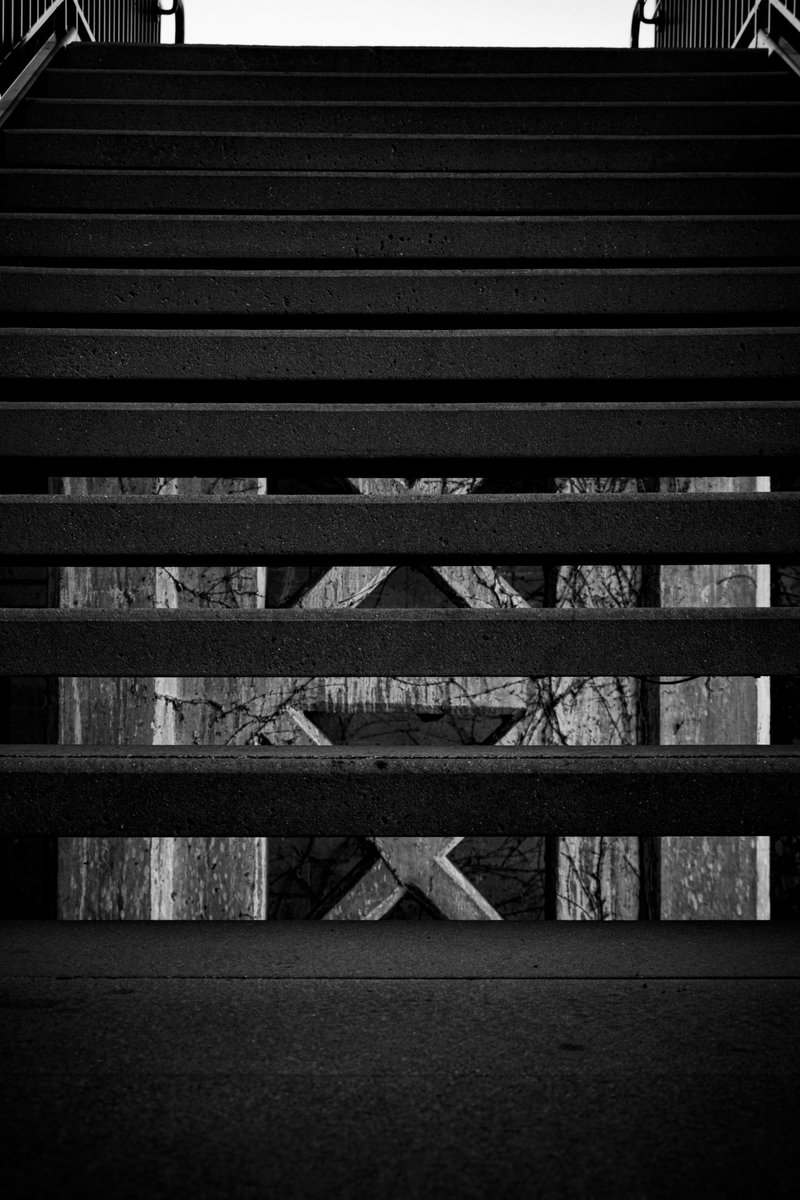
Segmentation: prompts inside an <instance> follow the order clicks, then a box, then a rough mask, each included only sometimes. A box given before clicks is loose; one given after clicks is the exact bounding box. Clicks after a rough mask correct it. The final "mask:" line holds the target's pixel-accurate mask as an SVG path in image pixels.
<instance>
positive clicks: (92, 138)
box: [2, 129, 800, 172]
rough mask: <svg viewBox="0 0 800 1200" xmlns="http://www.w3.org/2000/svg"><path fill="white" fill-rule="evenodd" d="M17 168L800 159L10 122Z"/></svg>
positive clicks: (727, 149) (763, 140) (666, 143)
mask: <svg viewBox="0 0 800 1200" xmlns="http://www.w3.org/2000/svg"><path fill="white" fill-rule="evenodd" d="M2 138H3V145H4V150H5V163H6V165H7V166H10V167H53V166H63V167H106V168H107V167H109V166H113V167H123V166H124V167H127V168H132V169H136V168H143V169H162V170H164V169H173V170H198V169H200V170H204V169H207V168H210V169H215V168H216V169H219V167H220V166H221V165H223V164H224V165H225V166H226V167H227V168H228V169H230V170H301V171H302V170H309V169H311V168H313V169H315V170H318V171H337V170H350V171H352V170H361V171H370V170H372V171H375V170H383V171H387V170H391V171H470V170H482V171H561V172H563V171H606V172H608V171H647V170H653V171H659V172H663V171H667V172H672V171H679V172H687V171H760V170H774V171H780V170H785V169H786V167H787V166H788V165H790V164H792V163H796V162H798V161H800V135H797V134H742V135H736V134H730V135H721V134H705V135H695V136H692V135H690V134H683V135H678V136H668V135H663V136H662V135H658V136H655V135H654V136H621V137H618V136H613V135H597V136H594V137H581V136H564V135H551V136H505V135H494V136H491V135H489V136H486V135H484V136H480V135H467V134H451V135H438V134H427V135H426V134H419V135H414V134H397V135H391V136H390V135H380V134H350V135H346V134H335V133H331V134H324V133H322V134H318V133H310V134H302V133H299V134H298V133H267V134H258V133H226V134H219V133H127V132H122V133H115V132H107V133H104V132H91V131H88V132H87V131H84V132H75V131H73V130H35V129H7V130H4V131H3V133H2Z"/></svg>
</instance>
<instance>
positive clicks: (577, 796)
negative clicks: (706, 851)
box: [0, 555, 800, 838]
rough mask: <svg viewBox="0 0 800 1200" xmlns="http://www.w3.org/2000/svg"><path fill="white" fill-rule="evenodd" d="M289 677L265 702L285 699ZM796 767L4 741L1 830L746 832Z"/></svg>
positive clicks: (779, 760)
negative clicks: (18, 743) (24, 743)
mask: <svg viewBox="0 0 800 1200" xmlns="http://www.w3.org/2000/svg"><path fill="white" fill-rule="evenodd" d="M231 557H232V555H231ZM564 557H566V555H565V556H564ZM228 561H230V559H229V560H228ZM581 561H585V560H583V559H582V560H581ZM505 682H506V687H507V689H508V703H509V705H511V704H513V703H515V701H514V700H513V699H512V695H514V696H516V703H517V704H519V705H524V703H525V700H524V697H525V695H529V694H530V691H529V689H528V688H527V687H526V684H527V681H525V680H513V679H512V680H506V681H505ZM295 684H296V681H295V680H285V681H284V682H283V684H281V685H279V691H275V692H273V698H274V699H273V702H274V703H277V701H278V696H279V695H280V694H282V695H283V696H284V697H285V698H286V702H287V703H288V702H291V703H294V701H295V700H296V699H297V691H296V687H295ZM292 693H294V700H292V699H291V694H292ZM298 703H300V702H299V701H298ZM304 703H308V704H312V705H313V699H312V698H311V696H310V695H309V694H308V693H306V700H305V702H304ZM472 703H473V704H474V703H475V700H474V697H473V698H472ZM430 707H431V708H432V707H433V704H431V705H430ZM473 711H474V710H473ZM495 713H497V709H495ZM799 774H800V747H798V746H692V747H678V746H670V747H666V748H665V747H661V746H659V747H656V746H646V747H642V746H638V747H631V746H612V747H600V746H591V747H590V746H581V747H575V746H556V747H553V746H547V747H545V746H524V747H522V746H515V747H513V748H511V747H498V746H488V747H487V746H478V747H475V746H472V747H467V746H456V747H452V746H451V747H449V748H448V749H443V748H442V747H437V748H432V747H425V748H423V747H420V746H414V747H410V748H409V747H403V748H400V747H397V746H394V747H388V746H377V747H376V746H372V747H365V746H363V745H362V746H360V747H355V746H347V747H342V746H330V745H327V746H291V747H290V746H281V747H276V746H256V747H254V746H219V745H217V746H102V745H100V746H98V745H94V746H90V745H82V746H73V745H70V746H64V745H61V746H20V745H17V746H13V745H4V746H0V825H1V826H2V830H3V833H4V834H5V835H6V836H8V835H12V836H13V835H27V836H30V835H43V836H64V835H66V836H70V835H73V834H74V833H75V831H76V830H82V835H81V836H86V835H88V834H91V836H92V837H96V838H101V837H122V836H126V837H132V836H146V837H154V836H161V837H196V836H198V835H199V836H203V835H204V832H205V831H206V830H208V829H223V828H224V829H225V830H226V836H228V837H232V836H241V837H249V836H252V831H253V829H259V828H260V829H264V828H268V829H269V831H270V836H271V837H284V836H289V837H296V836H298V835H303V834H307V835H308V836H309V837H325V836H333V837H337V836H339V834H341V831H342V824H343V819H344V818H343V814H346V823H347V826H348V827H349V828H350V829H370V830H371V831H372V834H373V835H375V836H377V835H381V836H396V837H403V836H405V833H406V831H407V830H409V829H412V828H413V829H428V831H429V833H428V836H430V835H431V834H433V835H434V836H436V835H437V834H438V835H439V836H447V835H446V834H443V833H440V831H443V830H446V829H461V830H462V831H463V834H464V836H472V837H474V836H480V835H484V836H489V837H493V836H497V837H504V836H506V835H507V831H508V830H509V829H535V830H536V831H537V835H538V836H545V835H552V836H554V837H568V836H570V835H575V836H580V837H583V836H586V834H587V831H588V830H591V829H601V828H602V829H605V831H606V833H605V835H603V836H605V837H609V836H614V835H615V834H621V835H622V836H628V837H629V836H631V835H632V834H636V835H637V836H639V837H642V836H653V837H666V836H679V837H685V836H688V835H691V834H695V835H697V836H700V837H708V836H710V835H713V834H716V833H719V834H720V835H721V836H724V837H729V836H733V835H736V834H739V835H741V836H743V837H744V836H749V835H748V831H749V830H752V829H754V828H757V827H758V826H759V824H760V823H761V822H764V824H767V825H770V826H771V828H773V829H776V828H784V829H786V828H793V827H795V826H796V824H797V783H798V775H799ZM762 828H763V826H762Z"/></svg>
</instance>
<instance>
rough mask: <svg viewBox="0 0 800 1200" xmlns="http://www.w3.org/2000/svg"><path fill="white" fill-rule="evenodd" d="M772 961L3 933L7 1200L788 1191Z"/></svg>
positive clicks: (763, 930)
mask: <svg viewBox="0 0 800 1200" xmlns="http://www.w3.org/2000/svg"><path fill="white" fill-rule="evenodd" d="M799 944H800V943H798V939H797V937H796V934H795V933H794V931H793V930H786V929H783V928H781V927H780V926H779V925H772V926H769V925H765V924H762V923H758V924H756V923H742V924H739V925H735V924H727V923H708V924H704V923H685V924H684V923H655V924H653V923H647V924H645V923H634V924H630V923H622V922H620V923H613V922H609V923H595V922H586V923H566V922H565V923H536V924H528V923H508V924H504V925H502V926H500V925H499V924H498V923H495V922H492V923H490V924H484V923H480V924H478V923H476V924H472V923H452V924H443V923H442V924H434V923H430V922H428V923H426V924H425V925H424V926H423V925H420V924H418V923H416V922H411V923H404V922H390V923H379V924H349V923H343V924H334V923H331V924H326V923H323V922H320V923H299V922H274V923H269V924H261V923H256V924H251V923H246V924H245V923H243V924H238V923H237V924H226V923H214V922H209V923H200V922H198V923H187V922H180V923H179V922H176V923H169V922H157V923H147V924H137V923H131V922H119V923H110V924H105V925H103V924H97V923H85V924H84V923H80V922H76V923H62V924H57V923H55V922H54V923H52V924H44V923H42V924H39V923H36V922H24V923H23V922H21V923H19V924H18V925H8V926H5V927H3V928H2V930H0V973H2V1002H1V1005H2V1006H1V1007H0V1020H1V1021H2V1026H3V1030H2V1032H3V1044H4V1046H5V1047H6V1053H5V1061H4V1072H3V1082H4V1085H5V1088H6V1089H7V1096H8V1099H7V1102H6V1114H7V1115H6V1128H7V1149H6V1157H5V1166H4V1172H5V1176H4V1184H5V1189H6V1194H7V1195H9V1196H10V1197H12V1198H13V1200H17V1198H20V1200H21V1198H22V1197H25V1198H30V1197H33V1196H50V1195H59V1194H62V1193H63V1192H64V1191H65V1190H70V1191H73V1192H79V1193H83V1194H87V1195H88V1194H105V1195H114V1196H119V1197H132V1198H133V1197H136V1198H138V1197H140V1196H141V1195H142V1194H144V1193H146V1194H147V1195H149V1196H156V1197H162V1196H163V1197H169V1198H170V1200H171V1198H172V1197H179V1198H182V1197H192V1198H195V1197H198V1196H200V1197H218V1196H220V1195H225V1196H230V1197H234V1198H237V1200H238V1198H239V1197H248V1198H249V1197H254V1196H261V1195H264V1194H265V1193H267V1192H280V1193H281V1194H283V1195H287V1196H290V1197H297V1198H298V1200H299V1198H300V1197H314V1198H316V1197H320V1198H322V1197H325V1198H326V1200H327V1197H330V1196H331V1195H338V1196H351V1195H354V1194H356V1192H357V1193H358V1194H362V1192H363V1191H364V1189H369V1190H370V1191H378V1192H380V1194H381V1195H383V1196H387V1197H391V1198H395V1197H397V1198H398V1200H399V1198H400V1197H404V1198H405V1197H409V1196H415V1197H420V1198H425V1200H427V1198H428V1197H431V1198H432V1200H433V1198H436V1200H438V1198H439V1197H440V1196H441V1195H442V1192H443V1189H445V1188H446V1190H447V1192H448V1193H449V1194H451V1195H453V1196H456V1197H462V1196H463V1197H468V1196H469V1197H483V1196H513V1195H521V1194H532V1193H531V1187H532V1183H531V1181H534V1180H535V1192H536V1194H537V1195H539V1196H542V1197H547V1198H550V1197H552V1198H556V1197H573V1196H574V1197H586V1196H591V1195H606V1194H608V1181H609V1179H613V1180H614V1192H615V1194H620V1195H628V1196H637V1197H642V1198H644V1200H650V1198H653V1200H660V1198H661V1197H663V1198H664V1200H673V1197H675V1196H676V1195H678V1196H686V1197H693V1196H701V1195H702V1196H704V1197H708V1198H711V1200H716V1198H717V1197H720V1198H722V1197H730V1196H752V1195H757V1194H759V1193H760V1192H762V1191H765V1190H766V1191H767V1192H768V1193H769V1194H770V1195H771V1196H775V1197H779V1198H784V1197H785V1198H788V1197H790V1196H792V1195H794V1192H795V1190H796V1182H797V1179H796V1131H797V1089H798V1068H797V1062H798V1055H799V1054H800V1042H799V1040H798V1023H797V1020H796V1012H797V1007H798V1004H799V1003H800V982H799V977H800V962H798V945H799Z"/></svg>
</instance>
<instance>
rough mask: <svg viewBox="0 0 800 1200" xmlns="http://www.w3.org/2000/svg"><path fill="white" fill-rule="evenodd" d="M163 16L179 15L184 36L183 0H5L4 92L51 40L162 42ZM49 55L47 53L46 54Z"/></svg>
mask: <svg viewBox="0 0 800 1200" xmlns="http://www.w3.org/2000/svg"><path fill="white" fill-rule="evenodd" d="M162 16H174V17H175V40H176V42H182V41H183V40H184V36H185V19H184V9H183V0H172V3H171V5H170V7H169V8H165V9H162V8H161V5H160V3H159V0H4V3H3V5H2V9H0V95H5V94H6V93H8V92H9V91H10V90H11V89H12V88H14V87H15V86H18V84H19V82H20V81H21V80H23V77H25V75H26V73H29V72H30V70H31V68H32V65H33V64H34V63H35V64H36V66H35V71H36V72H37V73H38V71H39V70H40V69H41V68H42V65H43V63H42V61H41V55H42V53H43V50H44V48H45V47H46V46H48V44H49V45H50V47H51V50H52V52H53V53H54V52H55V50H56V49H57V48H58V46H59V45H61V44H62V42H64V41H65V40H67V41H76V40H77V41H89V42H93V41H109V42H158V41H159V40H160V32H159V31H160V22H161V17H162ZM48 57H49V56H48Z"/></svg>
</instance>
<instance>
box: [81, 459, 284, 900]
mask: <svg viewBox="0 0 800 1200" xmlns="http://www.w3.org/2000/svg"><path fill="white" fill-rule="evenodd" d="M62 486H63V490H64V491H65V492H67V493H69V494H72V495H120V494H138V495H164V494H168V495H176V496H177V495H183V496H190V495H197V494H214V493H224V494H238V493H242V492H263V491H265V490H266V481H264V480H256V479H237V480H230V479H228V480H224V479H216V480H203V479H186V480H183V479H182V480H164V479H64V480H63V483H62ZM265 585H266V578H265V572H264V570H263V568H256V567H252V568H244V569H242V568H237V567H230V568H214V569H211V568H206V567H181V568H179V569H168V568H147V567H145V568H142V567H135V568H106V567H103V568H93V567H91V568H84V567H81V568H68V569H65V570H64V571H63V572H62V577H61V597H60V599H61V604H62V606H66V607H90V608H109V607H114V608H152V607H184V606H187V605H188V606H201V607H206V608H215V607H219V608H230V607H237V608H244V607H248V608H250V607H258V606H261V605H263V604H264V598H265V592H266V586H265ZM260 691H261V688H260V682H259V681H258V680H255V679H182V678H181V679H88V678H72V679H64V680H62V681H61V685H60V741H62V742H66V743H79V744H80V743H94V744H103V743H105V744H121V745H124V744H156V745H158V744H161V745H171V744H179V745H180V744H183V745H187V744H192V743H197V744H209V743H214V742H220V743H225V744H231V743H239V744H241V743H246V742H248V741H249V740H252V736H253V732H254V730H255V729H257V728H259V724H258V721H256V720H254V718H253V708H254V707H255V706H257V703H258V699H257V698H258V695H259V693H260ZM198 786H201V784H199V785H198ZM224 834H225V831H224V830H219V831H217V835H216V836H213V837H212V836H207V837H196V838H159V837H152V838H149V837H142V838H91V837H85V838H61V839H60V843H59V915H60V916H61V917H62V918H66V919H115V918H124V919H135V920H143V919H149V918H152V919H213V918H218V919H251V920H252V919H254V920H259V919H264V918H265V917H266V914H267V841H266V837H264V836H256V835H254V836H252V837H247V838H241V837H239V838H235V837H226V836H224Z"/></svg>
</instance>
